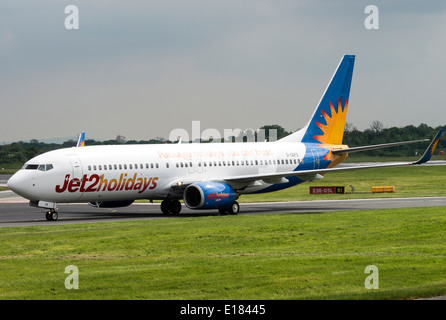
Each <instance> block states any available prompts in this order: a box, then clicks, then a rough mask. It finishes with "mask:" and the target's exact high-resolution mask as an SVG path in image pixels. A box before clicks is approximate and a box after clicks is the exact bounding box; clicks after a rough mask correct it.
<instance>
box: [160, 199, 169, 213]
mask: <svg viewBox="0 0 446 320" xmlns="http://www.w3.org/2000/svg"><path fill="white" fill-rule="evenodd" d="M161 212H162V213H164V214H170V200H163V202H161Z"/></svg>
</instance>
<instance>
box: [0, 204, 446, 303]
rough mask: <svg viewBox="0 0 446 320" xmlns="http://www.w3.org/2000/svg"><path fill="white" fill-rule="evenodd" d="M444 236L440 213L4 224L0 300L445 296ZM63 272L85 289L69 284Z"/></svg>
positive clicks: (445, 217)
mask: <svg viewBox="0 0 446 320" xmlns="http://www.w3.org/2000/svg"><path fill="white" fill-rule="evenodd" d="M445 229H446V208H444V207H437V208H413V209H397V210H362V211H348V212H342V211H341V212H334V213H333V212H332V213H317V214H314V213H313V214H293V213H286V214H280V213H278V214H263V215H242V216H220V217H215V216H214V217H200V218H198V217H197V218H179V219H159V220H145V221H125V222H104V223H94V224H78V225H76V224H74V225H53V226H35V227H14V228H1V229H0V275H1V277H0V299H411V298H415V297H421V296H435V295H442V294H446V278H445V274H446V233H445ZM68 265H75V266H77V267H78V269H79V289H78V290H67V289H65V286H64V281H65V278H66V277H67V276H68V275H67V274H65V273H64V270H65V267H67V266H68ZM368 265H375V266H377V267H378V269H379V289H378V290H367V289H366V288H365V286H364V281H365V279H366V277H367V276H368V274H365V273H364V270H365V268H366V266H368Z"/></svg>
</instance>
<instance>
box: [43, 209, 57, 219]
mask: <svg viewBox="0 0 446 320" xmlns="http://www.w3.org/2000/svg"><path fill="white" fill-rule="evenodd" d="M45 218H46V220H48V221H56V220H57V218H59V215H58V214H57V211H56V210H54V209H51V210H49V211H48V212H47V213H46V214H45Z"/></svg>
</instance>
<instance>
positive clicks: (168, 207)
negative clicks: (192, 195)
mask: <svg viewBox="0 0 446 320" xmlns="http://www.w3.org/2000/svg"><path fill="white" fill-rule="evenodd" d="M161 211H162V212H163V213H164V214H179V213H180V212H181V202H180V201H179V200H168V199H165V200H163V202H161Z"/></svg>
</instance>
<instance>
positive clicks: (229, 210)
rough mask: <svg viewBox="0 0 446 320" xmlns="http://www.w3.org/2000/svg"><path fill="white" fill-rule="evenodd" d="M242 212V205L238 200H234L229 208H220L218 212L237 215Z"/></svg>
mask: <svg viewBox="0 0 446 320" xmlns="http://www.w3.org/2000/svg"><path fill="white" fill-rule="evenodd" d="M239 212H240V205H239V204H238V202H237V201H234V203H233V204H232V205H231V206H230V207H229V208H220V209H218V213H219V214H221V215H225V214H230V215H236V214H238V213H239Z"/></svg>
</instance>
